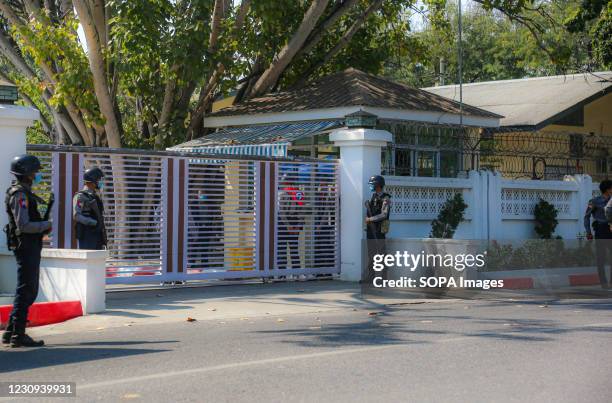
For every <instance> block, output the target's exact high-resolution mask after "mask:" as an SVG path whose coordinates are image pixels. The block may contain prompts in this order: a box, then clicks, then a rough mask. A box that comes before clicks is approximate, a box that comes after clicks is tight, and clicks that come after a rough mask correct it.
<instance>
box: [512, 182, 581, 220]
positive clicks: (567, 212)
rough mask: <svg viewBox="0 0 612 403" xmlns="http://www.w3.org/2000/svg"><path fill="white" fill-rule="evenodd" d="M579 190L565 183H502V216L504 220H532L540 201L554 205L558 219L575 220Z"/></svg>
mask: <svg viewBox="0 0 612 403" xmlns="http://www.w3.org/2000/svg"><path fill="white" fill-rule="evenodd" d="M577 192H578V188H577V186H576V185H575V184H574V183H573V182H565V181H546V182H542V181H537V182H527V181H506V180H504V181H502V190H501V214H502V218H503V219H531V218H533V211H534V208H535V206H536V204H537V203H538V202H539V201H540V199H543V200H546V201H547V202H549V203H551V204H553V205H554V206H555V207H556V208H557V210H558V218H566V219H572V218H575V213H576V212H575V204H576V197H577Z"/></svg>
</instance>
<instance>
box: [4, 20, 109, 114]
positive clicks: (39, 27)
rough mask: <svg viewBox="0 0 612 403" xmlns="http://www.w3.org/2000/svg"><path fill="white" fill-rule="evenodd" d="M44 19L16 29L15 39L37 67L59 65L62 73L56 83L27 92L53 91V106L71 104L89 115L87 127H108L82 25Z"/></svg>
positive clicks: (55, 76) (58, 74) (14, 32)
mask: <svg viewBox="0 0 612 403" xmlns="http://www.w3.org/2000/svg"><path fill="white" fill-rule="evenodd" d="M40 18H41V19H42V20H43V22H41V21H39V20H36V19H30V21H29V23H28V25H27V26H19V27H13V37H14V38H15V40H16V42H17V43H18V44H19V47H20V49H21V51H22V52H23V53H24V54H25V55H26V56H28V57H31V58H32V59H33V61H34V62H35V64H36V65H38V66H51V65H55V66H56V69H57V71H58V73H57V74H55V75H54V76H53V80H54V82H46V81H41V82H37V83H34V82H31V81H30V82H29V83H27V85H25V87H26V92H32V91H31V90H32V88H33V87H38V89H39V91H42V90H43V89H45V88H52V89H53V96H52V97H51V99H50V101H49V103H50V104H51V105H53V106H65V105H66V103H67V102H68V101H71V102H73V103H74V105H76V106H77V107H79V108H81V109H82V110H83V111H84V112H85V114H84V116H83V117H84V119H85V122H86V123H88V124H94V123H96V124H104V118H103V117H102V115H101V114H100V111H99V109H98V103H97V101H96V98H95V96H94V91H93V79H92V75H91V72H90V70H89V64H88V61H87V57H86V56H85V53H84V51H83V49H82V48H81V46H80V44H79V41H78V35H77V29H78V21H77V20H76V19H75V18H71V17H67V19H66V23H65V24H63V25H57V24H51V23H50V21H49V19H48V17H47V16H46V15H45V14H42V15H41V16H40ZM21 82H22V81H18V84H19V83H21ZM28 87H29V88H28ZM20 89H21V87H20Z"/></svg>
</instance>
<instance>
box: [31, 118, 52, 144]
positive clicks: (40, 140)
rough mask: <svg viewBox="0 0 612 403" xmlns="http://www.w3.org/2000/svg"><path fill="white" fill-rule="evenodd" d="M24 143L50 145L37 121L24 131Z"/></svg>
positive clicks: (47, 137)
mask: <svg viewBox="0 0 612 403" xmlns="http://www.w3.org/2000/svg"><path fill="white" fill-rule="evenodd" d="M26 141H27V143H28V144H50V143H51V142H50V140H49V136H48V135H47V133H45V131H44V130H43V128H42V125H41V124H40V122H39V121H36V122H34V125H33V126H30V127H28V128H27V130H26Z"/></svg>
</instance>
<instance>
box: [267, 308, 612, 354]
mask: <svg viewBox="0 0 612 403" xmlns="http://www.w3.org/2000/svg"><path fill="white" fill-rule="evenodd" d="M504 305H505V306H507V307H509V308H510V309H511V308H512V306H516V305H519V304H518V303H513V304H511V303H495V302H492V303H490V304H486V305H482V306H479V307H478V308H477V309H472V310H465V311H464V310H463V309H461V311H459V310H458V309H457V307H456V306H454V304H451V305H449V306H445V307H443V306H439V305H437V306H432V305H431V304H428V305H427V307H423V308H421V309H418V308H416V309H415V308H409V307H407V306H405V305H403V306H391V307H386V308H384V309H382V310H380V311H379V312H374V315H372V316H370V317H368V318H367V319H363V320H361V321H360V322H358V323H354V322H351V323H345V324H342V323H340V324H338V323H333V324H325V323H322V324H321V326H309V327H301V328H294V329H283V330H274V331H260V332H257V333H259V334H267V335H278V334H283V335H285V336H286V337H284V338H283V340H282V342H283V343H291V344H296V345H300V346H306V347H336V346H337V347H340V346H348V345H382V344H394V343H396V344H407V343H410V344H427V343H432V342H436V341H437V340H440V338H439V337H436V338H434V337H433V336H445V338H456V337H469V338H474V340H475V342H476V341H477V339H479V338H487V339H498V340H504V341H516V342H550V341H556V340H558V337H557V336H560V335H564V334H570V333H606V334H607V333H609V334H610V335H611V336H612V318H611V319H610V320H605V321H606V323H594V324H589V325H579V324H577V325H568V324H566V323H563V320H562V319H563V318H562V316H563V315H564V313H563V311H558V312H555V314H556V315H561V317H559V318H558V320H557V319H554V318H548V317H542V316H541V313H539V312H537V311H531V312H530V313H529V316H533V315H536V314H538V315H540V316H539V317H535V318H533V317H532V318H530V317H520V315H522V314H521V313H518V312H513V311H512V310H510V311H506V312H504V314H502V315H500V316H498V317H492V316H491V312H489V313H487V310H486V309H487V308H492V307H496V308H499V307H500V306H504ZM523 305H528V304H524V303H523ZM539 306H541V307H542V313H544V312H547V311H546V310H545V308H546V307H547V306H546V305H539ZM482 308H484V309H482ZM566 308H568V309H574V310H576V309H577V310H579V311H581V310H585V312H586V310H587V309H597V310H603V309H607V310H610V311H612V304H603V305H602V304H595V303H577V304H571V305H568V306H567V307H566ZM468 312H469V313H468ZM497 312H499V311H497ZM544 315H546V313H544ZM600 320H601V319H600ZM462 329H466V330H464V331H462ZM427 336H432V337H431V338H428V337H427Z"/></svg>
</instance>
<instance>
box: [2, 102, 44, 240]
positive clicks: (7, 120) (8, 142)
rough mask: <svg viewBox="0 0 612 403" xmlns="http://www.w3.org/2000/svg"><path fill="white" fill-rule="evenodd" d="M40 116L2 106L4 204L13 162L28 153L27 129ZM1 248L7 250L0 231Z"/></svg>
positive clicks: (4, 219) (3, 211) (6, 219)
mask: <svg viewBox="0 0 612 403" xmlns="http://www.w3.org/2000/svg"><path fill="white" fill-rule="evenodd" d="M38 116H39V113H38V111H37V110H36V109H33V108H27V107H24V106H17V105H8V104H7V105H5V104H0V144H2V147H0V189H1V190H2V196H3V197H2V201H3V202H4V192H5V190H6V189H7V188H8V187H9V186H10V184H11V181H12V180H13V179H14V178H13V176H12V175H11V174H9V169H10V166H11V161H12V160H13V158H14V157H15V156H17V155H20V154H25V153H26V128H27V127H28V126H31V125H32V124H33V123H34V121H35V120H36V119H38ZM0 210H1V211H0V229H3V228H4V226H5V225H6V223H7V222H8V217H7V216H6V211H5V209H4V207H2V209H0ZM0 248H2V249H6V238H5V235H4V231H0Z"/></svg>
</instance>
